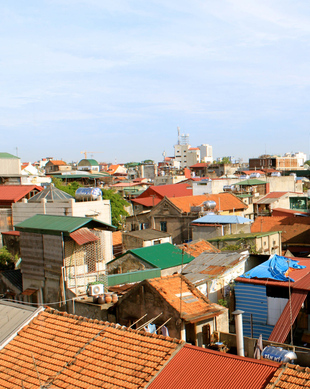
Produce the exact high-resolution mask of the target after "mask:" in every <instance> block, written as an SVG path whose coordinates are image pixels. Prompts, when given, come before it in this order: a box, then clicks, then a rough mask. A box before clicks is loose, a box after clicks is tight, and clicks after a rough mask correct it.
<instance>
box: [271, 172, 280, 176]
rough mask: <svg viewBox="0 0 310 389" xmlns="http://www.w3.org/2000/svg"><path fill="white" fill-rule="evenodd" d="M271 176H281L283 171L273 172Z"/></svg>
mask: <svg viewBox="0 0 310 389" xmlns="http://www.w3.org/2000/svg"><path fill="white" fill-rule="evenodd" d="M271 177H281V173H280V172H273V173H271Z"/></svg>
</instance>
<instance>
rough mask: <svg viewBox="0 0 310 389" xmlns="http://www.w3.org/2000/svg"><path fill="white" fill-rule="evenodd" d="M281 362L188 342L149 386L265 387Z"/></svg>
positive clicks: (169, 388) (194, 388)
mask: <svg viewBox="0 0 310 389" xmlns="http://www.w3.org/2000/svg"><path fill="white" fill-rule="evenodd" d="M279 366H280V364H279V363H275V362H269V361H268V362H267V361H260V360H257V359H250V358H245V357H239V356H236V355H231V354H226V353H221V352H219V351H214V350H208V349H205V348H201V347H196V346H191V345H188V344H186V345H185V346H184V347H182V348H181V350H180V351H179V352H178V353H177V354H176V355H175V356H174V357H173V358H172V359H171V360H170V361H169V362H168V364H167V365H166V366H165V367H164V369H163V370H162V371H161V372H160V373H159V374H158V375H157V377H156V378H155V379H154V381H153V382H151V384H150V385H149V386H148V388H149V389H162V388H165V389H175V388H177V389H188V388H191V389H201V388H213V389H241V388H251V389H262V388H265V386H266V384H267V383H268V382H269V381H270V380H271V378H272V377H273V375H274V373H275V372H276V370H277V369H278V367H279Z"/></svg>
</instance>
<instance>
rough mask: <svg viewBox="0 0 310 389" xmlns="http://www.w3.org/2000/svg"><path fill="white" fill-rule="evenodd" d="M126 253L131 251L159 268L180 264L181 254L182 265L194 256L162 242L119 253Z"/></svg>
mask: <svg viewBox="0 0 310 389" xmlns="http://www.w3.org/2000/svg"><path fill="white" fill-rule="evenodd" d="M128 253H131V254H133V255H135V256H136V257H138V258H140V259H142V260H143V261H145V262H148V263H149V264H151V265H153V266H155V267H158V268H160V269H167V268H169V267H174V266H180V265H182V256H183V264H184V265H185V264H186V263H189V262H191V261H192V260H193V259H194V257H192V256H191V255H189V254H187V253H185V252H184V253H183V252H182V250H181V249H179V248H178V247H177V246H174V245H173V244H171V243H162V244H156V245H154V246H148V247H142V248H139V249H134V250H128V251H127V252H126V253H125V254H123V255H121V256H120V257H122V256H124V255H126V254H128ZM120 257H118V258H120ZM113 261H114V260H113ZM111 262H112V261H111ZM111 262H110V263H111Z"/></svg>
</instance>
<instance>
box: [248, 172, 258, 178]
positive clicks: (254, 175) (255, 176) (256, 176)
mask: <svg viewBox="0 0 310 389" xmlns="http://www.w3.org/2000/svg"><path fill="white" fill-rule="evenodd" d="M258 177H260V173H251V174H250V178H258Z"/></svg>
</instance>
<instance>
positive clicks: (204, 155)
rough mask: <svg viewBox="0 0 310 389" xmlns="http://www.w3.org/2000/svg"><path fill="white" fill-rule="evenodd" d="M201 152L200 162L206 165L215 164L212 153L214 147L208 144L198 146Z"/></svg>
mask: <svg viewBox="0 0 310 389" xmlns="http://www.w3.org/2000/svg"><path fill="white" fill-rule="evenodd" d="M198 148H199V150H200V161H201V162H205V163H208V162H209V163H212V162H213V152H212V146H210V145H208V144H203V145H200V146H198Z"/></svg>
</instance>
